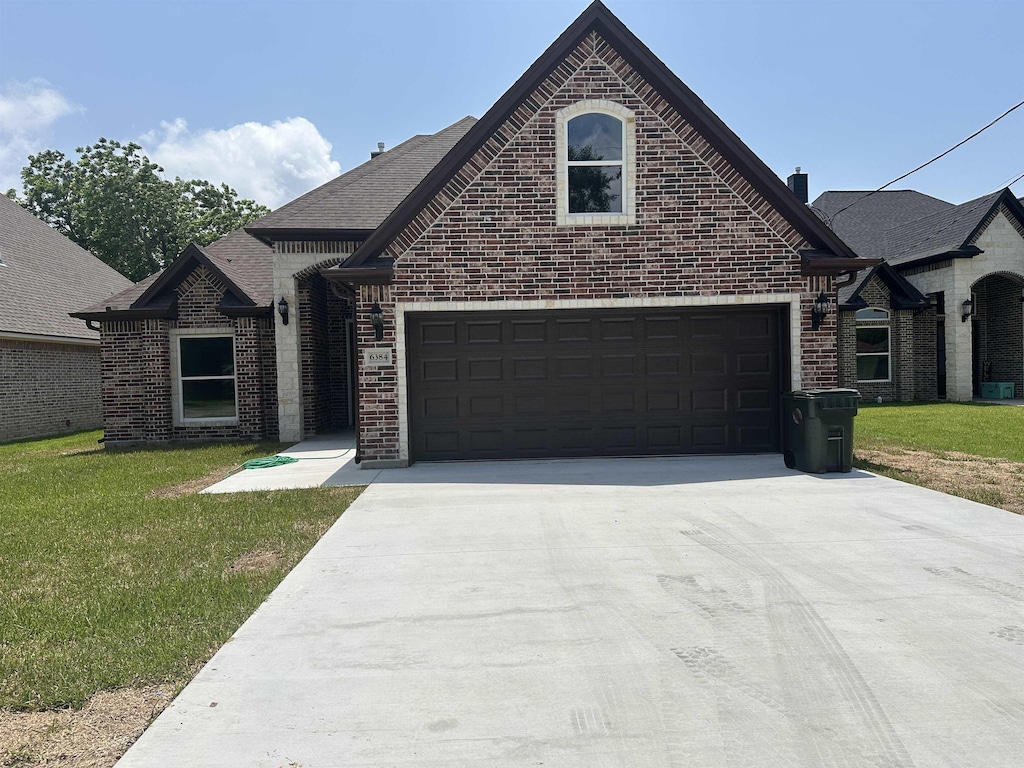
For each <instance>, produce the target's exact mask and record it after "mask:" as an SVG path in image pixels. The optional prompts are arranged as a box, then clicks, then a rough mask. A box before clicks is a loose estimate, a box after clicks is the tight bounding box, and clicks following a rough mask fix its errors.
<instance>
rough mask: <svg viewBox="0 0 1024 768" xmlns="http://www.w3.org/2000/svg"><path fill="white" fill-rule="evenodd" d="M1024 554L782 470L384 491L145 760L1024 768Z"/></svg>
mask: <svg viewBox="0 0 1024 768" xmlns="http://www.w3.org/2000/svg"><path fill="white" fill-rule="evenodd" d="M1022 555H1024V519H1022V518H1020V517H1017V516H1015V515H1012V514H1010V513H1008V512H1003V511H1000V510H996V509H993V508H990V507H985V506H982V505H980V504H974V503H972V502H968V501H962V500H960V499H955V498H952V497H949V496H944V495H942V494H939V493H935V492H932V491H928V490H924V489H921V488H916V487H914V486H910V485H904V484H902V483H898V482H895V481H891V480H887V479H884V478H879V477H875V476H873V475H870V474H867V473H862V472H854V473H852V474H849V475H825V476H811V475H805V474H801V473H797V472H793V471H789V470H786V469H784V468H783V467H782V461H781V458H780V457H778V456H751V457H738V458H685V459H623V460H617V459H616V460H586V461H549V462H509V463H479V464H459V465H418V466H415V467H413V468H411V469H407V470H394V471H385V472H382V473H381V474H380V475H379V477H378V478H377V480H376V482H374V484H373V485H372V486H370V488H369V489H367V491H366V492H365V493H364V494H363V495H362V497H361V498H360V499H359V500H358V501H357V502H356V503H355V504H354V505H353V506H352V507H351V508H350V509H349V511H348V512H346V513H345V515H344V516H343V517H342V518H341V520H340V521H339V522H338V524H337V525H335V526H334V528H333V529H332V530H331V531H330V532H329V533H328V534H327V535H326V536H325V537H324V538H323V540H322V541H321V542H320V543H319V544H317V546H316V547H315V548H314V549H313V551H312V552H311V553H310V554H309V556H308V557H307V558H306V559H305V560H304V561H303V562H302V563H301V564H300V565H299V566H298V567H296V569H295V570H294V571H293V572H292V573H291V574H290V575H289V576H288V578H287V579H286V580H285V581H284V582H283V583H282V585H281V586H280V588H279V589H278V590H277V591H276V592H275V593H274V594H273V595H272V596H271V598H270V599H269V600H268V601H267V602H266V603H265V604H264V605H263V606H262V607H261V608H260V609H259V611H257V613H256V614H255V615H254V616H253V617H252V618H251V619H250V620H249V621H248V622H247V623H246V624H245V625H244V626H243V627H242V628H241V629H240V630H239V631H238V633H237V634H236V635H235V637H234V638H233V639H232V641H231V642H229V643H227V644H226V645H225V646H224V647H223V648H222V649H221V651H220V652H219V653H218V654H217V655H216V656H215V657H214V659H213V660H212V661H211V662H210V663H209V665H207V667H206V668H205V669H203V671H202V672H201V673H200V674H199V676H198V677H197V678H196V679H195V681H194V682H193V683H192V684H191V685H189V686H188V688H186V689H185V691H184V692H183V693H182V694H181V695H180V696H179V697H178V699H177V700H176V701H175V703H174V704H173V705H172V706H171V707H170V708H168V709H167V710H166V711H165V712H164V713H163V714H162V715H161V716H160V718H159V719H158V720H157V722H156V723H155V724H154V725H153V726H152V727H151V728H150V729H149V731H147V732H146V734H145V735H144V736H143V737H142V739H141V740H140V741H139V742H138V743H137V744H136V746H135V747H134V748H133V749H132V750H131V751H130V752H129V753H128V755H127V756H126V757H125V758H124V759H123V760H122V762H121V763H120V765H121V766H122V768H141V767H142V766H153V767H156V766H160V768H164V767H165V766H169V765H173V766H177V767H179V768H181V767H183V766H274V767H275V768H276V767H278V766H281V767H284V766H302V768H314V767H316V766H345V767H346V768H356V767H357V766H403V767H408V766H438V767H440V766H446V767H448V766H540V765H543V766H549V767H550V768H566V767H577V766H578V767H580V768H583V767H586V768H595V767H600V766H616V767H619V766H621V767H622V768H638V767H640V766H658V767H659V768H662V767H664V768H668V767H670V766H679V767H680V768H682V767H684V766H685V767H686V768H696V767H701V768H705V767H708V766H729V767H730V768H735V767H737V766H751V767H755V766H756V767H757V768H771V767H773V766H808V767H811V766H813V767H815V768H818V767H820V766H844V767H846V768H849V767H855V766H897V767H900V768H903V767H907V768H909V766H946V767H948V766H1020V765H1024V686H1022V685H1021V683H1022V681H1024V558H1022Z"/></svg>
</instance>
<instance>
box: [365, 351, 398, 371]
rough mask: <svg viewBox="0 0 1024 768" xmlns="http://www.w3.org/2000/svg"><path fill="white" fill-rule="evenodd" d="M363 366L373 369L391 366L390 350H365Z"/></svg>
mask: <svg viewBox="0 0 1024 768" xmlns="http://www.w3.org/2000/svg"><path fill="white" fill-rule="evenodd" d="M363 365H365V366H367V367H369V368H373V367H376V366H381V365H391V350H390V349H364V350H363Z"/></svg>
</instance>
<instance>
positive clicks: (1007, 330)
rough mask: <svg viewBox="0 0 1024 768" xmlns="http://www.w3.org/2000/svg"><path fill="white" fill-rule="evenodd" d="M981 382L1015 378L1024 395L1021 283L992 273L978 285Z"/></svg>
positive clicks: (1017, 387)
mask: <svg viewBox="0 0 1024 768" xmlns="http://www.w3.org/2000/svg"><path fill="white" fill-rule="evenodd" d="M974 297H975V308H974V310H975V316H974V320H973V322H974V323H975V326H976V328H975V334H976V335H975V340H976V343H977V345H978V349H977V350H976V354H975V359H976V362H977V365H978V378H977V380H978V381H1012V382H1014V383H1015V384H1016V392H1017V393H1018V395H1017V396H1018V397H1021V396H1024V395H1022V394H1021V393H1024V343H1022V329H1024V317H1022V304H1021V283H1020V282H1019V281H1018V280H1017V279H1016V278H1013V277H1008V276H1005V275H990V276H989V277H986V278H985V279H983V280H982V281H981V282H979V283H978V284H977V285H975V286H974Z"/></svg>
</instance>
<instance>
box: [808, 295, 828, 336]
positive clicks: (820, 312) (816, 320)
mask: <svg viewBox="0 0 1024 768" xmlns="http://www.w3.org/2000/svg"><path fill="white" fill-rule="evenodd" d="M831 307H832V304H831V302H830V301H829V300H828V296H826V295H825V292H824V291H822V292H821V293H819V294H818V298H816V299H815V300H814V305H813V306H812V307H811V330H812V331H816V330H818V329H819V328H820V327H821V324H822V323H823V322H825V318H826V317H828V312H829V309H831Z"/></svg>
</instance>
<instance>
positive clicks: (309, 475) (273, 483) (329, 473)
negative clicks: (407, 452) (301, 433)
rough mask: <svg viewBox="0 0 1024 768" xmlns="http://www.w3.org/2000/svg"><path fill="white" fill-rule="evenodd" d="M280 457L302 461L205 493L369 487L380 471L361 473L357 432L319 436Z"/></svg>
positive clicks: (243, 475) (238, 476)
mask: <svg viewBox="0 0 1024 768" xmlns="http://www.w3.org/2000/svg"><path fill="white" fill-rule="evenodd" d="M277 455H278V456H290V457H292V458H295V459H298V461H296V462H294V463H292V464H281V465H280V466H277V467H264V468H262V469H243V470H240V471H238V472H235V473H234V474H233V475H231V476H230V477H227V478H225V479H224V480H221V481H220V482H219V483H214V484H213V485H211V486H210V487H209V488H206V489H205V490H203V491H201V493H238V492H240V491H272V490H282V489H287V488H319V487H320V486H322V485H366V484H367V483H370V482H372V481H373V480H374V478H376V477H377V474H378V473H379V470H364V469H360V468H359V465H357V464H356V463H355V462H354V461H353V459H354V458H355V455H356V438H355V433H354V432H343V433H339V434H331V435H317V436H316V437H311V438H309V439H308V440H303V441H302V442H301V443H296V444H295V445H293V446H292V447H291V448H289V449H288V450H286V451H281V452H280V453H279V454H277Z"/></svg>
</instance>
